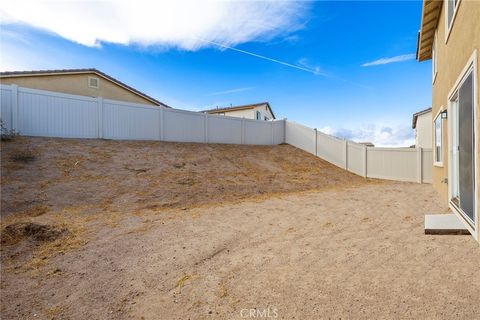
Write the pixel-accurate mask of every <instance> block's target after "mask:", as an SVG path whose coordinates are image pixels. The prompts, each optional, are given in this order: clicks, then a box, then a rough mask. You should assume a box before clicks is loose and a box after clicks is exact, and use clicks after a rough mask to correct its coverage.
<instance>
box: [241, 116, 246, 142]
mask: <svg viewBox="0 0 480 320" xmlns="http://www.w3.org/2000/svg"><path fill="white" fill-rule="evenodd" d="M241 131H242V138H241V141H242V144H245V118H243V117H242V130H241Z"/></svg>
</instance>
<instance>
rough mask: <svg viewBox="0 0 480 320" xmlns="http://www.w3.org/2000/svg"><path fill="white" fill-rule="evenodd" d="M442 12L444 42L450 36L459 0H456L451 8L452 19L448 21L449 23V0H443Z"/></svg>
mask: <svg viewBox="0 0 480 320" xmlns="http://www.w3.org/2000/svg"><path fill="white" fill-rule="evenodd" d="M444 2H445V4H444V12H445V44H446V43H447V42H448V37H450V33H451V31H452V27H453V24H454V23H455V18H456V16H457V12H458V6H459V5H460V2H461V0H457V3H456V4H455V7H454V8H453V15H452V21H450V25H449V24H448V4H449V1H448V0H445V1H444Z"/></svg>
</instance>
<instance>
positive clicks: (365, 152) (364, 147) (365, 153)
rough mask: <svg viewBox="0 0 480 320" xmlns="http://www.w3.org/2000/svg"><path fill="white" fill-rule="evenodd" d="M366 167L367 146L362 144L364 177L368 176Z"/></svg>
mask: <svg viewBox="0 0 480 320" xmlns="http://www.w3.org/2000/svg"><path fill="white" fill-rule="evenodd" d="M367 167H368V159H367V146H365V145H364V146H363V177H364V178H366V177H367V176H368V172H367Z"/></svg>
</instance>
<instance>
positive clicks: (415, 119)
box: [412, 108, 432, 129]
mask: <svg viewBox="0 0 480 320" xmlns="http://www.w3.org/2000/svg"><path fill="white" fill-rule="evenodd" d="M429 112H432V108H428V109H425V110H422V111H418V112H417V113H414V114H413V118H412V128H413V129H415V128H416V127H417V118H418V117H419V116H421V115H424V114H427V113H429Z"/></svg>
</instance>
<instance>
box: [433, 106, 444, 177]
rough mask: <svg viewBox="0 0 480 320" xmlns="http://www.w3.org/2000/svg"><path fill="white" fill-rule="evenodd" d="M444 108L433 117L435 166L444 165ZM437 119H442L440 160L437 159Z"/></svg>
mask: <svg viewBox="0 0 480 320" xmlns="http://www.w3.org/2000/svg"><path fill="white" fill-rule="evenodd" d="M443 110H444V108H443V106H441V107H440V109H439V110H438V112H437V115H436V116H435V117H434V118H433V165H434V166H435V167H443V146H444V143H443V121H442V120H443V119H442V111H443ZM437 119H439V120H440V161H437V126H436V122H437Z"/></svg>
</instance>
